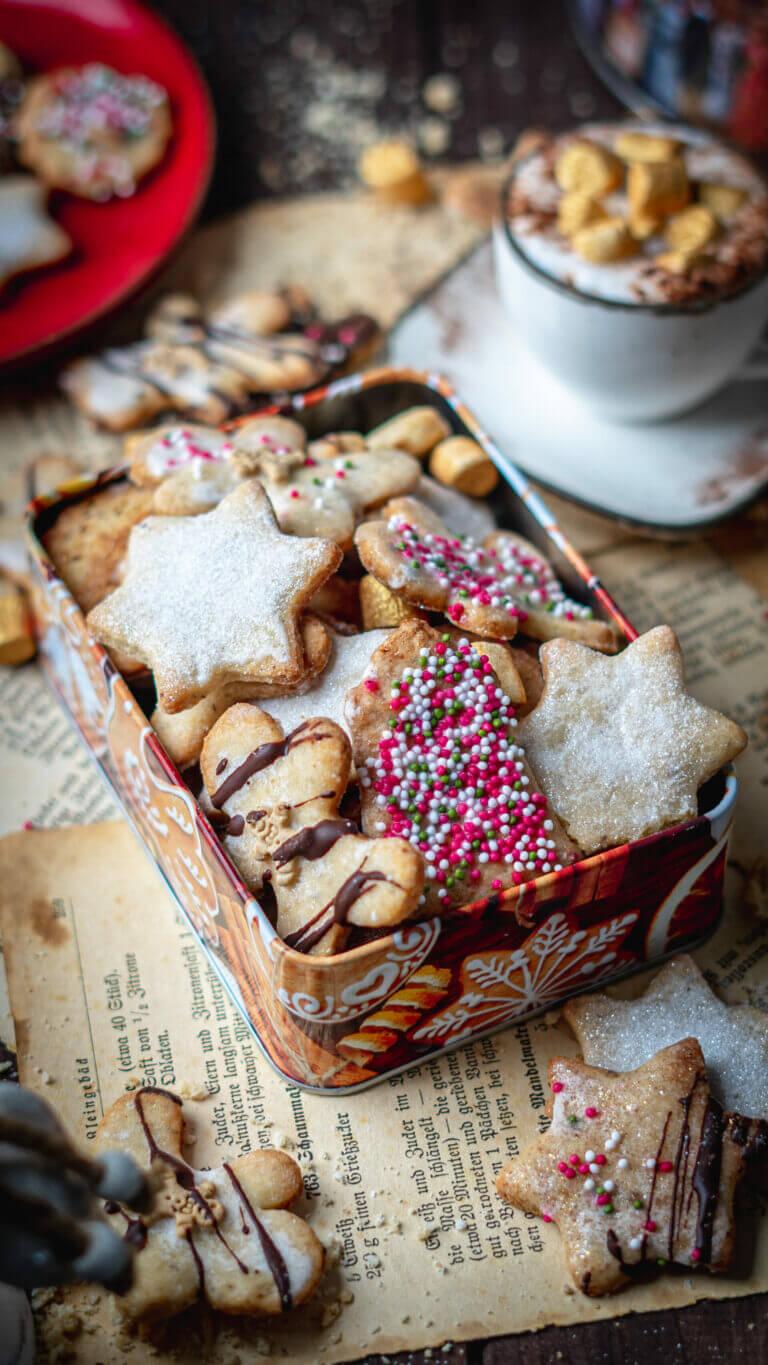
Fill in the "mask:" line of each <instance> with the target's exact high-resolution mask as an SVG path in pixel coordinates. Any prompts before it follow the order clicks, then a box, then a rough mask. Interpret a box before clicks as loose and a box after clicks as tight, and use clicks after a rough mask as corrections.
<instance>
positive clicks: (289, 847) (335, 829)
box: [272, 819, 357, 867]
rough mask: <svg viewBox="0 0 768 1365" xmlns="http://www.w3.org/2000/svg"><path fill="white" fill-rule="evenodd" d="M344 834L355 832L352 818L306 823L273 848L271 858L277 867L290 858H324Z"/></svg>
mask: <svg viewBox="0 0 768 1365" xmlns="http://www.w3.org/2000/svg"><path fill="white" fill-rule="evenodd" d="M344 834H357V825H356V824H355V823H354V822H353V821H352V820H340V819H336V820H320V821H319V822H318V824H316V825H307V826H306V827H305V828H304V829H300V830H299V831H298V833H296V834H294V835H292V836H291V838H290V839H286V841H285V843H284V844H281V845H280V847H279V848H277V849H275V851H274V853H273V854H272V857H273V860H274V862H275V863H276V864H277V866H278V867H283V866H284V864H285V863H289V862H290V861H291V859H292V858H307V859H309V861H310V862H314V861H315V860H316V859H317V858H324V857H325V855H326V853H327V852H328V851H329V849H331V848H333V845H334V844H335V843H337V842H338V840H339V839H340V838H341V837H342V835H344Z"/></svg>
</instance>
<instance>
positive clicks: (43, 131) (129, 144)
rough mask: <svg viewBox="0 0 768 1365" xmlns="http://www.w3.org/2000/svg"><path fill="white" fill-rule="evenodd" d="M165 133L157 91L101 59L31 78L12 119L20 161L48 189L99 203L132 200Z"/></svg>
mask: <svg viewBox="0 0 768 1365" xmlns="http://www.w3.org/2000/svg"><path fill="white" fill-rule="evenodd" d="M171 132H172V120H171V110H170V105H169V103H168V96H167V94H166V92H165V90H164V89H163V88H162V86H160V85H158V84H157V82H156V81H153V80H150V79H149V77H148V76H141V75H129V76H126V75H123V74H122V73H121V72H119V71H115V70H114V69H113V68H112V67H111V66H105V65H103V63H101V62H89V63H87V64H86V65H85V66H68V67H60V68H59V69H58V70H57V71H51V72H46V73H45V74H44V75H42V76H36V77H34V79H32V80H31V81H30V82H29V85H28V87H27V92H26V95H25V98H24V100H23V103H22V105H21V108H20V109H19V111H18V113H17V115H16V133H17V137H18V156H19V160H20V161H21V162H22V164H23V165H25V166H29V167H30V169H31V170H33V171H34V172H35V174H36V175H37V176H38V177H39V178H40V179H41V180H42V181H44V183H45V184H46V185H49V186H50V187H51V188H52V189H60V190H69V191H70V193H71V194H77V195H81V196H82V197H83V198H86V199H95V200H97V201H103V200H105V199H110V198H112V196H113V195H117V196H119V197H120V198H122V199H125V198H127V197H128V196H129V195H132V194H133V193H134V192H135V190H136V186H137V184H138V182H139V181H140V180H141V179H142V178H143V177H144V176H145V175H147V174H148V173H149V171H151V170H152V169H153V167H154V166H156V165H157V164H158V162H159V161H160V160H161V158H162V156H163V153H164V152H165V148H166V145H167V143H168V140H169V138H170V136H171Z"/></svg>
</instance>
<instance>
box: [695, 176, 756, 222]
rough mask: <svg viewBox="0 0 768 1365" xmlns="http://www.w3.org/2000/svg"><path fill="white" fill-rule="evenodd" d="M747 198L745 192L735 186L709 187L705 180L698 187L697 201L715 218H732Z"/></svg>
mask: <svg viewBox="0 0 768 1365" xmlns="http://www.w3.org/2000/svg"><path fill="white" fill-rule="evenodd" d="M746 197H747V192H746V190H740V189H737V187H736V186H735V185H711V184H708V183H707V182H706V181H705V180H703V181H702V182H701V184H700V185H699V200H700V202H701V203H702V204H703V205H704V206H705V208H708V209H709V210H710V211H711V212H712V213H714V215H715V217H716V218H732V217H733V215H734V213H738V211H739V209H740V208H741V206H742V204H743V203H744V200H745V199H746Z"/></svg>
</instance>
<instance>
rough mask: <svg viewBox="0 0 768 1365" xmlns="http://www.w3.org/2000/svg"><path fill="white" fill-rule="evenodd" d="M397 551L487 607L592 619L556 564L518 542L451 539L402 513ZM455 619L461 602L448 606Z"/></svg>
mask: <svg viewBox="0 0 768 1365" xmlns="http://www.w3.org/2000/svg"><path fill="white" fill-rule="evenodd" d="M388 526H389V531H390V534H391V536H392V538H393V546H394V549H395V550H396V551H397V552H398V553H399V554H400V555H402V557H403V559H405V560H407V561H409V562H410V564H412V565H413V570H414V572H417V571H418V570H419V569H421V570H423V571H424V572H425V573H428V574H430V575H431V576H433V577H434V578H436V579H437V581H438V583H440V584H441V585H442V586H443V587H446V588H449V589H450V590H451V592H452V593H455V594H456V595H457V596H458V597H459V599H466V600H467V601H472V602H475V603H477V604H479V605H480V606H484V607H498V608H499V609H500V610H501V611H506V612H508V613H509V615H510V616H513V617H515V618H516V619H517V620H519V621H520V622H523V621H524V620H525V619H526V615H527V612H526V607H530V608H533V609H535V610H537V611H547V612H551V613H552V615H553V616H562V617H565V619H566V620H569V621H571V620H574V619H575V618H576V617H591V616H592V610H591V608H590V607H585V606H583V605H582V604H581V603H579V602H573V601H571V599H570V598H568V597H566V595H565V592H564V591H563V587H562V584H561V583H560V581H559V579H558V577H557V575H556V574H555V571H554V569H553V568H552V566H551V564H548V563H547V561H546V560H545V559H541V558H540V557H539V556H538V555H536V554H534V553H533V551H532V550H530V549H528V548H527V547H525V546H521V545H518V544H517V543H516V542H515V541H512V540H508V541H506V540H500V541H499V542H498V544H497V545H496V546H494V547H492V548H490V549H486V548H485V547H484V546H482V545H479V544H478V543H477V542H476V541H474V540H472V539H471V537H470V536H464V537H462V538H461V539H455V540H454V539H451V538H449V537H447V536H441V535H433V534H432V533H431V532H428V531H421V530H419V529H417V528H416V527H415V526H413V525H412V524H411V523H410V522H409V521H406V520H405V519H404V518H402V517H398V516H394V517H390V519H389V523H388ZM448 615H449V616H450V617H451V619H452V620H454V621H460V620H461V618H462V616H463V615H464V607H463V605H462V602H461V600H460V601H458V602H454V603H453V604H452V605H451V607H450V608H449V610H448Z"/></svg>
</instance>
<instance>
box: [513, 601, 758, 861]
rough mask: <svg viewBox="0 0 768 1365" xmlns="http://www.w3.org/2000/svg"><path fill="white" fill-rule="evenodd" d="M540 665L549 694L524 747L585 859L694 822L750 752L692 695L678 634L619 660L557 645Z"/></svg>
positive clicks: (643, 640) (659, 633)
mask: <svg viewBox="0 0 768 1365" xmlns="http://www.w3.org/2000/svg"><path fill="white" fill-rule="evenodd" d="M539 657H540V660H541V665H542V669H543V673H544V689H543V691H542V694H541V696H540V697H539V700H538V703H537V705H536V707H535V708H534V710H533V711H531V713H530V715H527V716H525V717H524V718H523V719H522V720H521V721H520V742H521V743H522V744H523V746H524V747H525V750H526V753H527V754H528V757H529V759H530V762H531V764H532V766H533V769H534V771H535V773H536V775H537V777H538V778H539V780H540V782H541V784H542V789H543V790H544V791H545V792H546V794H547V797H548V799H549V802H550V804H551V806H552V809H553V810H555V811H556V812H557V814H558V816H559V817H560V819H561V820H562V822H563V824H564V825H565V827H566V829H567V830H568V833H569V834H570V836H571V838H572V839H574V840H575V841H576V843H577V844H578V845H579V846H580V848H582V849H583V850H584V852H585V853H597V852H598V851H599V850H600V849H604V848H613V847H615V846H616V845H617V844H624V843H629V842H630V841H631V840H633V839H642V838H644V837H645V836H646V835H648V834H654V833H656V831H658V830H661V829H666V828H667V827H668V826H671V825H677V824H680V823H681V822H682V821H684V820H691V819H693V818H694V817H695V815H696V811H697V802H696V794H697V791H698V789H699V787H700V786H701V785H702V783H704V782H706V781H707V780H708V778H710V777H713V776H714V775H715V773H717V772H719V770H720V769H721V768H722V767H723V765H724V764H726V763H728V762H730V760H731V759H733V758H735V757H736V755H737V754H739V753H741V751H742V749H743V748H744V746H745V745H746V743H747V736H746V735H745V733H744V731H743V730H742V729H741V726H739V725H736V724H735V723H734V721H732V720H729V719H728V717H727V716H723V715H721V714H720V712H719V711H714V710H712V709H711V708H710V707H708V706H702V705H701V704H700V703H699V702H697V701H695V700H694V698H693V697H692V696H690V695H689V694H688V693H687V692H686V690H685V673H684V667H683V655H682V651H681V649H680V645H679V643H678V640H677V636H676V635H675V633H674V631H673V630H671V629H670V627H669V626H657V627H656V628H655V629H654V630H649V631H648V633H647V634H646V635H641V636H640V637H639V638H638V639H637V640H635V641H634V642H633V643H632V644H631V645H629V646H628V648H627V649H625V650H623V651H622V653H621V654H617V655H616V657H615V658H606V656H605V655H603V654H598V653H597V652H596V651H595V650H592V649H586V648H584V646H583V645H579V644H576V643H575V642H573V641H571V640H551V641H549V642H548V643H547V644H545V645H542V647H541V650H540V656H539Z"/></svg>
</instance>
